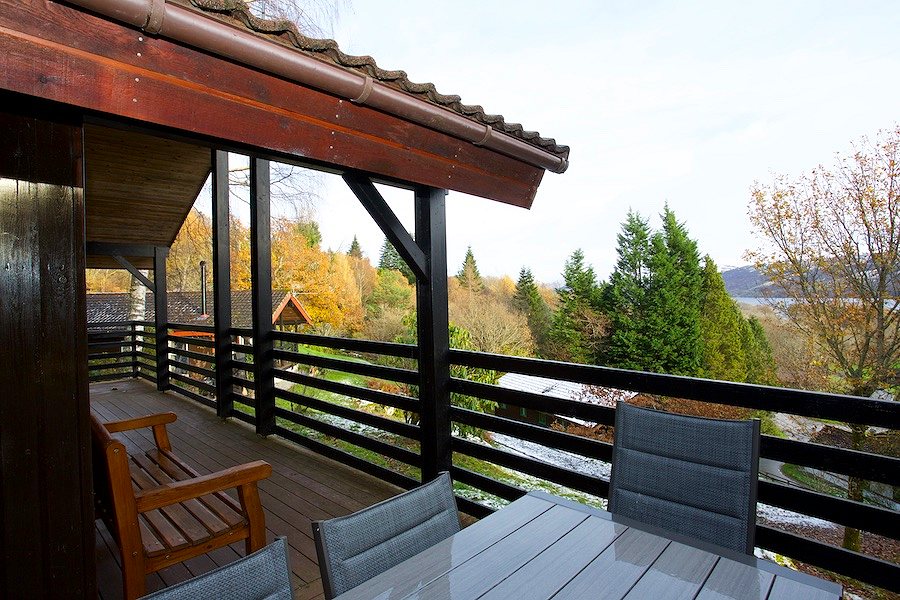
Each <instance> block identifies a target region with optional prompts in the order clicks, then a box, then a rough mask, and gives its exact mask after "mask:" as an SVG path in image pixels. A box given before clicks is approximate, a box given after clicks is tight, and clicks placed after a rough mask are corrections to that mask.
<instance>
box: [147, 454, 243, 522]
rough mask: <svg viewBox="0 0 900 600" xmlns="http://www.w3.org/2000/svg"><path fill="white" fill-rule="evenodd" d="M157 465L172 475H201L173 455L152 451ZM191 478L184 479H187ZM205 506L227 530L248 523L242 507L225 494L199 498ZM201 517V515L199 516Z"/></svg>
mask: <svg viewBox="0 0 900 600" xmlns="http://www.w3.org/2000/svg"><path fill="white" fill-rule="evenodd" d="M147 455H148V456H151V457H152V458H153V460H155V461H156V462H157V464H158V465H159V466H160V468H162V469H163V470H165V471H166V472H167V473H168V474H170V475H178V474H179V472H180V473H185V474H187V475H189V476H190V477H197V476H199V474H198V473H197V472H196V471H194V470H193V469H191V468H190V467H188V466H187V465H185V464H184V463H182V462H180V461H178V460H177V459H174V457H173V456H172V454H171V453H167V452H164V451H163V452H157V451H156V450H150V451H148V452H147ZM187 478H189V477H182V479H187ZM197 500H198V501H199V502H201V503H202V504H203V505H204V509H205V510H207V511H209V512H211V513H212V514H214V515H215V517H214V518H215V519H218V520H220V521H223V522H224V523H226V524H227V527H226V528H229V529H233V528H235V527H239V526H241V525H244V524H246V523H247V520H246V519H245V518H244V516H243V515H242V514H241V507H240V504H238V503H237V502H236V501H235V500H233V499H232V498H231V497H229V496H228V494H226V493H224V492H220V493H218V494H210V495H206V496H200V497H199V498H197ZM198 517H199V515H198Z"/></svg>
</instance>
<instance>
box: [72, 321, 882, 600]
mask: <svg viewBox="0 0 900 600" xmlns="http://www.w3.org/2000/svg"><path fill="white" fill-rule="evenodd" d="M213 333H214V331H213V329H212V328H209V327H202V326H196V325H181V324H174V323H170V324H168V326H167V334H168V355H167V356H166V357H162V359H161V360H162V363H163V368H164V370H165V372H166V373H167V374H168V389H170V390H172V391H174V392H177V393H179V394H182V395H184V396H186V397H188V398H191V399H192V400H195V401H197V402H200V403H202V404H204V405H206V406H210V407H213V408H216V407H217V400H216V398H215V392H216V373H215V358H214V356H213V348H214V347H215V344H214V340H213ZM230 333H231V336H230V342H231V343H230V346H231V351H232V353H231V357H230V358H231V360H230V362H228V363H227V364H228V365H229V366H230V372H229V377H230V384H231V386H232V387H231V389H232V392H231V398H230V401H231V403H232V404H231V408H230V409H229V411H228V413H229V416H233V417H235V418H237V419H239V420H242V421H245V422H248V423H251V424H256V410H255V406H256V402H257V401H256V398H255V393H254V390H255V389H256V386H255V382H254V363H253V355H254V354H253V350H254V347H253V341H252V330H251V329H244V328H232V329H231V330H230ZM272 337H273V345H274V349H273V351H272V356H271V357H270V359H271V360H272V361H273V364H274V365H275V366H274V368H273V369H272V377H273V378H274V379H276V380H278V381H280V382H281V383H280V384H279V385H276V386H275V391H274V397H275V408H274V420H275V423H274V434H275V435H279V436H281V437H283V438H285V439H288V440H291V441H293V442H295V443H297V444H300V445H303V446H305V447H307V448H310V449H312V450H314V451H317V452H319V453H322V454H324V455H326V456H328V457H331V458H333V459H336V460H338V461H340V462H342V463H345V464H347V465H349V466H352V467H355V468H357V469H359V470H362V471H365V472H367V473H370V474H373V475H375V476H377V477H380V478H382V479H384V480H386V481H389V482H392V483H394V484H397V485H399V486H401V487H405V488H410V487H413V486H415V485H417V484H418V483H419V476H420V473H421V470H422V468H423V465H422V459H421V452H420V449H419V442H420V441H421V440H422V439H424V438H423V436H434V435H443V436H447V437H448V438H449V446H450V447H451V449H452V452H453V464H452V467H451V472H452V475H453V477H454V479H455V480H456V481H457V482H459V483H460V484H464V486H469V487H470V488H472V489H474V490H477V491H479V492H480V493H484V494H489V495H492V496H496V497H499V498H501V499H504V500H513V499H515V498H517V497H519V496H521V495H522V494H524V493H526V491H527V490H525V489H522V488H520V487H516V486H514V485H511V484H510V483H507V482H505V481H501V480H499V479H498V478H496V477H491V476H490V475H488V474H486V473H490V472H491V470H490V469H479V467H478V465H480V464H485V465H498V466H501V467H505V468H507V469H512V470H514V471H518V472H520V473H523V474H525V475H528V476H531V477H536V478H539V479H542V480H545V481H548V482H551V483H553V484H556V485H559V486H562V487H564V488H568V489H571V490H576V491H578V492H583V493H586V494H590V495H593V496H595V497H598V498H605V497H606V496H607V493H608V486H609V484H608V481H607V480H606V479H604V478H602V477H598V476H594V475H588V474H585V473H581V472H578V471H576V470H572V469H566V468H563V467H560V466H557V465H554V464H550V463H548V462H545V461H542V460H539V459H535V458H530V457H527V456H523V455H521V454H517V453H513V452H507V451H504V450H501V449H498V448H495V447H491V446H488V445H485V444H481V443H477V442H475V441H472V440H471V439H468V438H464V437H461V436H458V435H453V434H452V432H451V430H450V429H449V428H448V430H447V431H423V430H422V429H421V427H419V425H417V424H415V423H416V420H415V419H414V418H413V419H404V418H403V417H402V416H400V415H402V414H405V415H414V414H418V413H420V404H419V400H418V398H417V397H416V396H417V394H416V390H417V387H416V386H418V385H419V383H420V381H419V373H418V371H417V370H416V369H415V366H414V365H415V364H416V362H417V358H418V349H417V347H415V346H411V345H405V344H392V343H381V342H372V341H364V340H354V339H342V338H331V337H322V336H313V335H306V334H298V333H289V332H282V331H275V332H273V334H272ZM154 340H155V332H154V331H153V329H152V324H151V323H147V322H140V321H135V322H125V323H99V324H91V325H90V328H89V347H90V350H91V360H90V365H89V368H90V377H91V381H103V380H109V379H115V378H122V377H142V378H145V379H148V380H150V381H156V379H157V378H156V377H155V374H156V373H158V372H159V371H158V367H157V365H158V363H159V362H160V360H159V359H158V357H157V356H156V354H155V350H154V349H155V346H154ZM315 348H322V349H328V350H329V352H328V355H327V356H323V355H322V354H325V353H324V352H316V351H315V350H314V349H315ZM337 355H341V356H342V357H341V358H336V357H335V356H337ZM361 356H364V357H368V358H369V359H370V360H365V361H363V360H360V359H359V358H358V357H361ZM344 357H346V358H344ZM450 363H451V365H453V366H459V367H469V368H476V369H487V370H492V371H496V372H503V373H507V372H512V373H521V374H525V375H533V376H539V377H546V378H551V379H557V380H563V381H570V382H576V383H580V384H585V385H589V386H599V387H604V388H615V389H618V390H628V391H632V392H638V393H644V394H655V395H662V396H668V397H675V398H684V399H689V400H698V401H702V402H708V403H715V404H721V405H726V406H734V407H743V408H747V409H753V410H761V411H773V412H778V413H787V414H792V415H799V416H804V417H812V418H816V419H828V420H834V421H840V422H844V423H854V424H861V425H867V426H870V427H876V428H881V429H884V430H894V431H896V430H898V429H900V403H896V402H890V401H882V400H873V399H866V398H857V397H851V396H842V395H835V394H824V393H813V392H805V391H798V390H789V389H781V388H772V387H765V386H757V385H749V384H735V383H727V382H721V381H710V380H700V379H693V378H685V377H676V376H669V375H658V374H649V373H639V372H634V371H624V370H618V369H610V368H604V367H596V366H586V365H575V364H569V363H558V362H552V361H544V360H537V359H525V358H516V357H509V356H499V355H491V354H482V353H477V352H466V351H460V350H451V351H450ZM327 373H332V374H334V373H338V374H346V375H351V376H356V378H355V380H356V381H357V382H358V381H360V380H364V381H367V382H382V383H384V382H386V383H389V384H393V388H395V389H391V391H386V389H385V388H386V387H388V388H390V387H391V386H385V385H373V386H362V385H358V384H353V383H347V382H345V381H339V380H336V379H337V378H334V377H332V378H328V377H326V376H324V374H327ZM397 390H399V391H397ZM450 391H451V392H452V393H454V394H461V395H464V396H469V397H474V398H479V399H483V400H489V401H493V402H497V403H502V404H505V405H509V406H514V407H517V408H522V409H527V410H531V411H538V412H541V413H546V414H549V415H559V416H561V417H569V418H574V419H579V420H582V421H588V422H593V423H599V424H606V425H612V424H613V422H614V415H615V411H614V410H613V409H612V408H607V407H603V406H598V405H595V404H589V403H585V402H578V401H573V400H564V399H559V398H554V397H550V396H547V395H543V394H534V393H528V392H522V391H516V390H511V389H506V388H501V387H499V386H495V385H488V384H483V383H477V382H474V381H469V380H466V379H461V378H457V377H453V378H451V380H450ZM328 393H330V394H335V395H337V396H340V397H344V398H351V399H355V400H356V401H359V402H367V403H371V404H373V405H376V406H377V407H379V409H380V410H383V411H386V412H393V414H384V415H381V414H374V413H373V412H372V411H367V410H359V409H358V408H354V407H351V406H347V405H345V404H339V403H334V402H331V401H329V400H328V399H327V398H324V399H323V397H322V396H323V394H328ZM220 414H221V412H220ZM450 418H451V421H452V422H453V423H455V424H457V425H465V426H468V427H471V428H477V429H481V430H484V431H488V432H493V433H498V434H505V435H508V436H511V437H513V438H517V439H519V440H525V441H528V442H532V443H535V444H539V445H541V446H545V447H547V448H552V449H556V450H562V451H565V452H568V453H572V454H575V455H579V456H583V457H586V458H588V459H592V460H600V461H604V462H609V461H610V460H611V458H612V447H611V445H610V444H608V443H604V442H601V441H597V440H594V439H588V438H585V437H580V436H577V435H572V434H569V433H565V432H563V431H557V430H554V429H550V428H547V427H542V426H540V425H535V424H530V423H526V422H522V421H518V420H513V419H509V418H504V417H499V416H496V415H494V414H487V413H485V412H481V411H477V410H471V409H467V408H463V407H461V406H452V407H451V408H450ZM354 428H356V429H357V430H354ZM761 455H762V457H763V458H767V459H771V460H774V461H778V462H783V463H789V464H793V465H800V466H804V467H809V468H813V469H817V470H820V471H826V472H829V473H835V474H840V475H844V476H853V477H859V478H862V479H865V480H869V481H874V482H880V483H883V484H886V485H888V486H893V487H895V488H896V487H900V459H898V458H894V457H890V456H884V455H877V454H871V453H868V452H861V451H854V450H848V449H844V448H838V447H832V446H826V445H821V444H814V443H809V442H801V441H795V440H788V439H782V438H778V437H773V436H768V435H764V436H763V438H762V442H761ZM479 461H480V462H479ZM473 465H475V466H473ZM480 471H481V472H480ZM758 499H759V502H760V503H763V504H767V505H770V506H774V507H779V508H782V509H785V510H788V511H792V512H795V513H799V514H801V515H806V516H809V517H816V518H819V519H823V520H825V521H829V522H831V523H834V524H837V525H842V526H847V527H853V528H858V529H861V530H864V531H867V532H871V533H874V534H877V535H881V536H884V537H886V538H891V539H893V540H898V539H900V512H898V511H896V510H891V509H890V508H884V507H881V506H876V505H873V504H869V503H860V502H855V501H851V500H848V499H846V498H840V497H836V496H832V495H828V494H824V493H819V492H816V491H812V490H808V489H804V488H801V487H799V486H796V485H786V484H783V483H777V482H772V481H765V480H761V481H760V482H759V489H758ZM460 507H461V508H462V509H463V510H465V511H466V512H469V513H470V514H473V515H475V516H483V515H486V514H488V513H489V512H491V509H490V508H488V507H487V506H485V505H483V504H480V503H478V502H475V501H472V500H468V499H465V498H461V499H460ZM756 544H757V546H758V547H760V548H763V549H767V550H770V551H773V552H775V553H778V554H781V555H784V556H788V557H790V558H792V559H795V560H798V561H801V562H805V563H809V564H811V565H815V566H817V567H821V568H824V569H827V570H831V571H834V572H836V573H839V574H842V575H846V576H849V577H852V578H854V579H857V580H860V581H863V582H866V583H870V584H873V585H876V586H879V587H883V588H886V589H889V590H892V591H895V592H896V591H900V566H898V565H897V564H895V563H891V562H888V561H885V560H881V559H879V558H876V557H873V556H868V555H865V554H861V553H856V552H851V551H849V550H845V549H843V548H840V547H837V546H834V545H831V544H827V543H824V542H822V541H819V540H816V539H812V538H811V537H806V536H803V535H799V534H797V533H792V532H789V531H785V530H782V529H779V528H776V527H774V526H772V525H769V524H760V525H759V526H758V528H757V535H756Z"/></svg>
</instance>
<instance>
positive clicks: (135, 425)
mask: <svg viewBox="0 0 900 600" xmlns="http://www.w3.org/2000/svg"><path fill="white" fill-rule="evenodd" d="M177 418H178V416H177V415H176V414H175V413H173V412H165V413H159V414H155V415H147V416H146V417H137V418H135V419H125V420H124V421H110V422H109V423H104V424H103V426H104V427H106V430H107V431H108V432H110V433H117V432H119V431H130V430H132V429H141V428H143V427H152V428H153V440H154V441H155V442H156V447H157V448H159V449H160V450H171V449H172V444H171V443H169V433H168V432H167V431H166V424H168V423H174V422H175V419H177Z"/></svg>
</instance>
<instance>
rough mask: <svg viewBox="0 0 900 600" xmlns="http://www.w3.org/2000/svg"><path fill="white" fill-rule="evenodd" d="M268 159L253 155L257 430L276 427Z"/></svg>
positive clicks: (262, 432)
mask: <svg viewBox="0 0 900 600" xmlns="http://www.w3.org/2000/svg"><path fill="white" fill-rule="evenodd" d="M270 200H271V198H270V194H269V161H267V160H263V159H260V158H251V159H250V281H251V285H252V287H253V296H252V298H253V301H252V302H253V387H254V397H255V398H256V400H255V402H254V404H255V405H256V433H258V434H259V435H270V434H272V433H274V431H275V374H274V371H273V369H274V362H273V359H272V236H271V227H272V224H271V214H270Z"/></svg>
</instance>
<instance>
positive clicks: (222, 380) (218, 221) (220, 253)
mask: <svg viewBox="0 0 900 600" xmlns="http://www.w3.org/2000/svg"><path fill="white" fill-rule="evenodd" d="M212 165H213V171H212V213H213V214H212V230H213V298H214V300H213V302H214V305H213V313H214V314H213V326H214V327H215V329H216V333H215V343H216V348H215V370H216V414H217V415H219V416H220V417H221V418H223V419H224V418H226V417H230V416H231V413H232V412H233V411H234V400H232V398H231V393H232V389H233V387H234V386H233V385H232V383H231V381H232V380H231V375H232V374H231V241H230V240H231V228H230V215H231V211H230V209H229V192H228V153H227V152H224V151H222V150H213V151H212Z"/></svg>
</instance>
